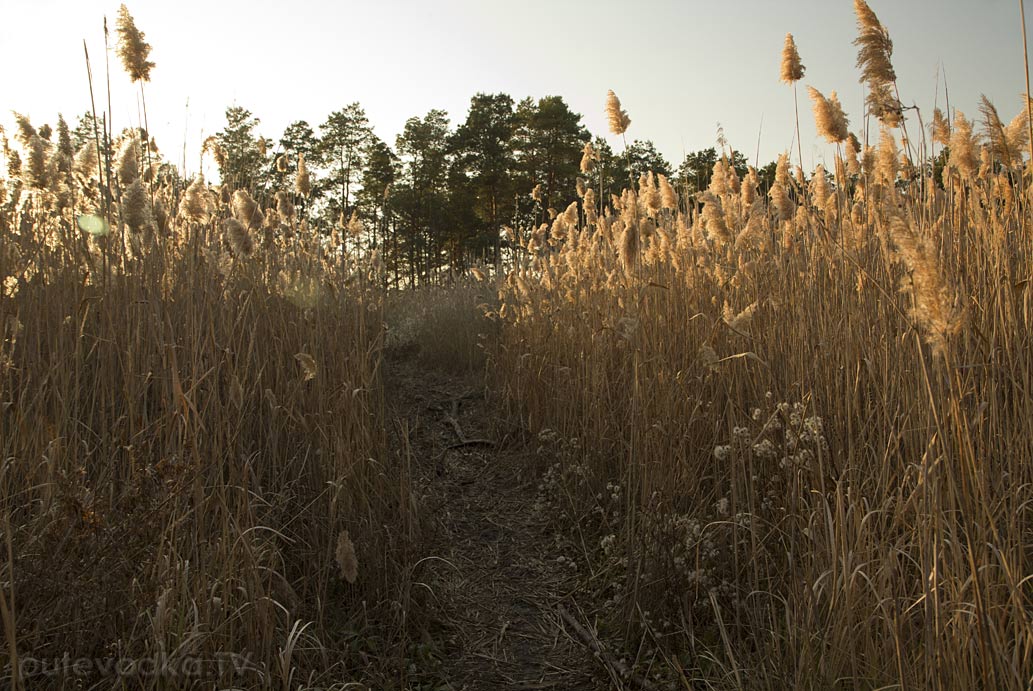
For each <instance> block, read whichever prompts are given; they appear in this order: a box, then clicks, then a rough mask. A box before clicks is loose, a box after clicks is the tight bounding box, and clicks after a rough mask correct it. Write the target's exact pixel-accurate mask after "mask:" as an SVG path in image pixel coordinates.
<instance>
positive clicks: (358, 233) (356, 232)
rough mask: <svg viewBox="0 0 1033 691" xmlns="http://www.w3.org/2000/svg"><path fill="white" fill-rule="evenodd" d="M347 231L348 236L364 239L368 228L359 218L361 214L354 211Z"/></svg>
mask: <svg viewBox="0 0 1033 691" xmlns="http://www.w3.org/2000/svg"><path fill="white" fill-rule="evenodd" d="M345 229H346V230H347V231H348V235H349V236H350V237H353V238H358V237H362V234H363V233H364V232H366V227H365V226H364V225H363V223H362V219H361V218H359V212H358V211H357V210H356V211H352V215H351V217H350V218H349V219H348V223H347V225H345Z"/></svg>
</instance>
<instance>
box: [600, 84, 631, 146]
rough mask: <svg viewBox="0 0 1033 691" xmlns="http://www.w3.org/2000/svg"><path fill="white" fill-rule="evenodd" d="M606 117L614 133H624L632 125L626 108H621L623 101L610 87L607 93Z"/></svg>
mask: <svg viewBox="0 0 1033 691" xmlns="http://www.w3.org/2000/svg"><path fill="white" fill-rule="evenodd" d="M606 117H607V119H608V120H609V122H610V132H612V133H613V134H621V135H622V134H624V133H625V132H627V131H628V126H629V125H631V118H630V117H628V113H627V111H626V110H623V109H622V108H621V101H620V99H619V98H617V94H615V93H613V89H610V90H609V91H608V92H607V94H606Z"/></svg>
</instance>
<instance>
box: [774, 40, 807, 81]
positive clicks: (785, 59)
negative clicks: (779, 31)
mask: <svg viewBox="0 0 1033 691" xmlns="http://www.w3.org/2000/svg"><path fill="white" fill-rule="evenodd" d="M806 71H807V68H806V67H804V66H803V63H802V62H800V53H799V52H798V51H797V50H796V41H794V40H793V35H792V34H786V42H785V45H784V46H783V47H782V73H781V75H780V77H779V78H780V79H781V80H782V81H783V82H785V83H786V84H792V83H793V82H798V81H800V80H801V79H803V74H804V72H806Z"/></svg>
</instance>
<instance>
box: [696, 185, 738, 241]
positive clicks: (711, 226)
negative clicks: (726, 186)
mask: <svg viewBox="0 0 1033 691" xmlns="http://www.w3.org/2000/svg"><path fill="white" fill-rule="evenodd" d="M698 199H699V201H701V202H703V214H702V218H703V227H704V229H705V230H706V231H707V235H708V236H709V237H710V238H712V239H713V240H714V244H715V245H717V246H718V247H720V246H722V245H724V244H725V243H726V242H728V241H729V240H731V239H732V232H731V231H730V230H729V229H728V223H727V222H726V220H725V211H724V207H723V206H722V204H721V198H720V197H719V196H717V195H716V194H714V193H713V192H710V191H707V192H701V193H700V194H699V196H698Z"/></svg>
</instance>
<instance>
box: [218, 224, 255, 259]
mask: <svg viewBox="0 0 1033 691" xmlns="http://www.w3.org/2000/svg"><path fill="white" fill-rule="evenodd" d="M222 228H223V236H224V237H225V238H226V244H228V245H229V246H230V250H231V251H232V252H233V255H234V256H235V257H237V258H238V259H246V258H247V257H250V256H251V254H252V252H254V251H255V243H254V242H253V241H252V240H251V235H250V234H249V233H248V231H247V228H245V227H244V225H243V224H242V223H240V222H239V221H237V219H235V218H227V219H226V220H225V221H223V224H222Z"/></svg>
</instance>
